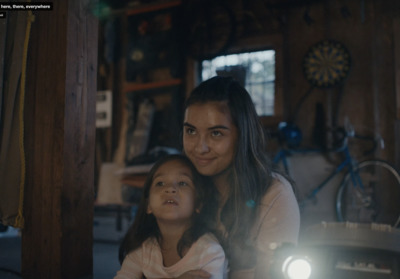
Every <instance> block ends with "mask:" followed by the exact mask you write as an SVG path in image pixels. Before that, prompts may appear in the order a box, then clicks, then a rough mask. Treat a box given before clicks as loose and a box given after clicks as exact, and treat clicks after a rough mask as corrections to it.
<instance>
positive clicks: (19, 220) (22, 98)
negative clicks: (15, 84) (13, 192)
mask: <svg viewBox="0 0 400 279" xmlns="http://www.w3.org/2000/svg"><path fill="white" fill-rule="evenodd" d="M29 2H30V1H29ZM34 21H35V16H34V15H33V14H32V11H28V17H27V21H26V30H25V41H24V50H23V54H22V55H23V56H22V70H21V86H20V90H21V92H20V99H19V149H20V159H21V181H20V186H19V206H18V215H17V218H16V219H15V223H14V227H17V228H23V227H24V223H25V220H24V216H23V208H24V190H25V171H26V166H25V163H26V162H25V149H24V102H25V83H26V61H27V57H28V45H29V37H30V34H31V25H32V22H34Z"/></svg>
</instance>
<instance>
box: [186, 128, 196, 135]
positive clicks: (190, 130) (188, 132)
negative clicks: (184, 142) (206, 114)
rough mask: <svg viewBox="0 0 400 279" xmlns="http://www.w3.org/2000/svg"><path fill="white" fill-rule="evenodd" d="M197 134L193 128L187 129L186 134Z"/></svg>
mask: <svg viewBox="0 0 400 279" xmlns="http://www.w3.org/2000/svg"><path fill="white" fill-rule="evenodd" d="M195 133H196V131H195V129H193V128H186V134H188V135H194V134H195Z"/></svg>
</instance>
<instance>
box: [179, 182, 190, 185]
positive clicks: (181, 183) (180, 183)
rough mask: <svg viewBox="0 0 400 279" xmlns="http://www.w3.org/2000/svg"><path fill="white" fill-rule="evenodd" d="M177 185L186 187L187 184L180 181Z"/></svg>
mask: <svg viewBox="0 0 400 279" xmlns="http://www.w3.org/2000/svg"><path fill="white" fill-rule="evenodd" d="M178 185H179V186H188V185H189V183H187V182H185V181H180V182H179V183H178Z"/></svg>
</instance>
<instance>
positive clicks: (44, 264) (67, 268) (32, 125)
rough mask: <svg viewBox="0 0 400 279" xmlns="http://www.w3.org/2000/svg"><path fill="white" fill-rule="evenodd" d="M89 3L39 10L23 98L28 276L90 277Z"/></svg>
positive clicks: (92, 67)
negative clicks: (24, 106) (24, 109)
mask: <svg viewBox="0 0 400 279" xmlns="http://www.w3.org/2000/svg"><path fill="white" fill-rule="evenodd" d="M88 4H89V0H65V1H54V2H53V5H54V6H53V10H52V11H38V12H35V17H36V19H35V22H34V23H33V25H32V34H31V42H30V50H29V55H28V57H29V62H28V74H27V93H28V94H27V96H26V113H25V121H26V123H25V126H26V136H25V138H26V155H27V182H26V189H25V197H26V198H25V203H24V215H25V228H24V230H23V231H22V276H23V278H81V277H91V276H92V274H93V252H92V245H93V236H92V235H93V226H92V224H93V202H94V191H93V183H94V177H93V175H94V147H95V98H96V75H97V19H96V18H94V17H93V16H92V15H91V14H89V12H90V11H89V10H88V9H87V7H88V6H89V5H88Z"/></svg>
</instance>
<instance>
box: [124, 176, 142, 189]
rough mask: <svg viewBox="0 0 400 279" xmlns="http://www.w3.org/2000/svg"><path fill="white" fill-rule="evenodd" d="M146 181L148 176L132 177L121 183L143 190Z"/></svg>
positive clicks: (125, 178)
mask: <svg viewBox="0 0 400 279" xmlns="http://www.w3.org/2000/svg"><path fill="white" fill-rule="evenodd" d="M146 179H147V175H146V174H137V175H130V176H127V177H124V178H123V179H121V183H122V184H124V185H127V186H130V187H135V188H143V186H144V183H145V182H146Z"/></svg>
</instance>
